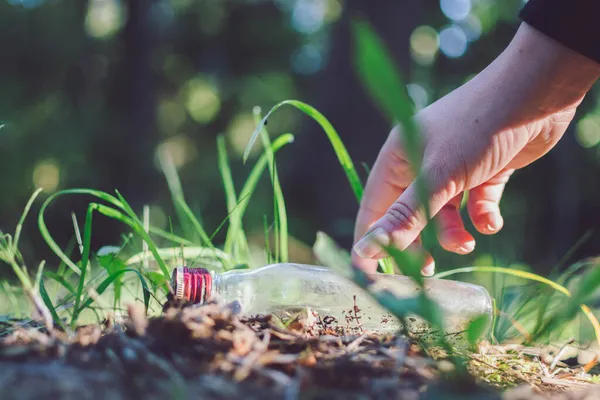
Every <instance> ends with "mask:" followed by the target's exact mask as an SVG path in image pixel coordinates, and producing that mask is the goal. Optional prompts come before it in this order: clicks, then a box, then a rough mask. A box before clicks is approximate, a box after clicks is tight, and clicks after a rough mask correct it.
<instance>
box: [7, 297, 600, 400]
mask: <svg viewBox="0 0 600 400" xmlns="http://www.w3.org/2000/svg"><path fill="white" fill-rule="evenodd" d="M236 311H237V309H236V307H235V306H234V305H228V304H222V303H217V302H211V303H208V304H205V305H202V306H197V305H189V304H176V303H174V302H172V301H169V302H168V303H167V304H165V307H164V309H163V313H162V315H161V316H159V317H154V318H147V317H146V315H145V313H144V310H143V307H141V308H140V307H139V306H138V305H131V306H129V307H128V317H127V318H125V319H124V320H122V321H115V320H114V318H112V317H109V318H108V319H107V320H106V321H104V322H103V323H102V324H96V325H87V326H81V327H79V328H78V329H77V330H76V331H75V332H74V333H71V334H68V333H66V332H65V331H62V330H59V329H54V330H52V331H48V330H46V329H45V328H44V327H43V326H40V325H37V324H36V323H27V324H23V323H21V321H7V322H4V323H0V335H1V336H0V371H1V373H0V398H2V399H16V400H21V399H23V400H24V399H46V398H52V399H114V400H118V399H138V398H143V399H166V398H168V399H171V398H172V399H187V398H210V399H238V398H239V399H242V398H243V399H264V398H281V399H295V398H303V399H305V398H306V399H321V398H323V399H325V398H326V399H337V398H339V399H354V398H357V399H358V398H374V399H443V398H454V399H463V398H476V399H500V398H511V399H521V398H523V399H525V398H527V399H529V398H535V396H541V397H539V398H549V397H550V396H551V395H553V396H575V397H562V398H565V399H567V398H573V399H575V398H577V399H583V398H586V397H582V396H584V395H590V396H593V393H592V392H590V390H595V385H589V384H585V385H584V384H583V383H581V387H582V389H583V390H584V392H582V391H577V390H575V389H577V388H573V385H575V384H574V383H572V382H571V381H569V382H571V383H569V384H568V385H566V387H565V385H562V386H561V385H549V384H546V385H544V384H543V383H542V382H541V381H539V382H538V381H534V380H533V378H532V380H531V381H530V382H528V383H527V382H522V381H519V378H515V382H512V383H514V384H515V385H516V389H512V390H510V391H508V392H501V391H500V390H498V389H497V388H494V387H492V386H491V385H490V384H489V383H490V382H486V379H481V377H480V378H474V377H473V376H472V375H469V374H467V375H466V376H465V375H457V374H456V373H455V368H454V365H453V364H452V363H450V362H449V361H448V360H447V359H445V356H444V354H443V352H441V351H440V352H436V351H432V349H428V350H427V352H426V351H424V350H423V348H422V347H421V346H419V344H418V343H416V342H415V341H414V339H408V338H404V337H401V336H396V335H376V334H372V333H368V332H362V331H361V329H360V327H354V328H353V327H349V326H348V325H347V324H346V325H344V326H341V325H337V324H336V323H335V322H334V321H332V319H331V318H327V317H326V316H323V317H321V316H318V315H316V314H315V313H314V312H311V311H310V310H304V311H302V312H298V313H297V314H294V315H287V316H284V317H283V318H277V317H275V316H273V315H261V316H254V317H252V318H243V317H240V316H239V315H237V314H236ZM494 354H495V353H494V352H491V351H490V350H489V349H488V350H487V352H486V355H485V357H486V358H485V359H483V357H484V356H483V355H478V356H477V357H475V358H476V360H473V364H472V365H471V370H472V371H480V372H481V370H482V368H483V369H485V368H487V369H488V370H489V371H488V375H492V374H493V373H497V371H496V370H497V369H500V367H498V365H494V362H495V361H494V359H493V357H492V356H493V355H494ZM478 357H479V358H478ZM486 365H487V366H486ZM515 376H517V375H515ZM518 376H525V375H523V373H522V372H521V375H518ZM555 380H559V379H558V378H556V379H555ZM532 382H533V383H532ZM523 383H525V385H523ZM567 389H573V390H569V391H567ZM596 395H599V397H589V398H600V392H597V393H596Z"/></svg>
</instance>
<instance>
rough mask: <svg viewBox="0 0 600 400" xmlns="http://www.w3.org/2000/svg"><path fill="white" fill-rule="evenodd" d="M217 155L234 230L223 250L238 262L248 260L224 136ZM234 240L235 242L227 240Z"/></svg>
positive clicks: (219, 142)
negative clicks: (236, 210) (236, 209)
mask: <svg viewBox="0 0 600 400" xmlns="http://www.w3.org/2000/svg"><path fill="white" fill-rule="evenodd" d="M217 155H218V164H219V171H220V172H221V180H222V181H223V187H224V190H225V199H226V203H227V213H228V214H229V230H232V231H233V233H232V234H231V235H227V238H226V240H225V245H224V246H223V250H225V252H226V253H230V254H233V256H234V258H235V259H237V260H246V259H248V258H249V256H250V252H249V250H248V240H247V239H246V234H245V233H244V228H243V224H242V219H241V218H240V216H239V213H236V212H234V210H235V208H236V207H237V204H238V200H237V195H236V192H235V185H234V184H233V177H232V175H231V167H230V165H229V157H228V156H227V145H226V143H225V137H224V136H223V135H219V136H217ZM229 238H233V239H234V240H227V239H229Z"/></svg>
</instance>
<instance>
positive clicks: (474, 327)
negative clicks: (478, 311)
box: [467, 315, 489, 346]
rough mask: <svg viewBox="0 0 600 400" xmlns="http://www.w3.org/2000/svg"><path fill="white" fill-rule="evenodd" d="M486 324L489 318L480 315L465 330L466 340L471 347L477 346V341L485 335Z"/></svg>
mask: <svg viewBox="0 0 600 400" xmlns="http://www.w3.org/2000/svg"><path fill="white" fill-rule="evenodd" d="M488 324H489V318H488V316H487V315H480V316H478V317H476V318H474V319H473V320H472V321H471V323H470V324H469V327H468V328H467V340H468V341H469V343H470V344H471V345H472V346H474V345H475V344H477V341H478V340H479V339H480V338H481V337H482V336H483V335H484V334H485V330H486V329H487V327H488Z"/></svg>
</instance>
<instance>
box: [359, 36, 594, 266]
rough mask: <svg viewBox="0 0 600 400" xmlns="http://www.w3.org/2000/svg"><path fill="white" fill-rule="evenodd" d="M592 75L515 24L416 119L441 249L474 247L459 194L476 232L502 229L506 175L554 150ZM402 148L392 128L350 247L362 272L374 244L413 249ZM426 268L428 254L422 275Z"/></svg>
mask: <svg viewBox="0 0 600 400" xmlns="http://www.w3.org/2000/svg"><path fill="white" fill-rule="evenodd" d="M598 77H600V65H598V64H597V63H595V62H594V61H591V60H589V59H587V58H585V57H583V56H581V55H579V54H578V53H575V52H573V51H571V50H569V49H567V48H566V47H564V46H562V45H560V44H558V43H557V42H555V41H553V40H551V39H550V38H548V37H546V36H544V35H542V34H541V33H539V32H537V31H535V30H534V29H533V28H531V27H529V26H527V25H526V24H523V25H522V26H521V28H520V29H519V32H518V33H517V35H516V36H515V39H514V40H513V41H512V42H511V44H510V45H509V47H508V48H507V49H506V50H505V52H504V53H503V54H502V55H500V56H499V57H498V58H497V59H496V60H495V61H494V62H493V63H492V64H490V66H488V67H487V68H486V69H485V70H484V71H482V72H481V73H480V74H478V75H477V76H476V77H475V78H473V79H472V80H471V81H469V82H468V83H466V84H465V85H463V86H462V87H460V88H458V89H456V90H455V91H453V92H451V93H450V94H448V95H447V96H445V97H443V98H441V99H440V100H438V101H436V102H435V103H433V104H431V105H430V106H428V107H427V108H425V109H423V110H422V111H421V112H419V113H418V114H417V115H416V116H415V122H416V123H417V125H418V127H419V129H420V135H421V138H422V142H423V153H422V154H421V157H422V163H421V170H420V172H419V173H420V174H422V176H423V177H424V178H425V181H426V183H427V185H428V195H429V196H428V203H429V208H430V214H431V216H435V219H436V221H437V223H438V224H439V230H438V240H439V242H440V245H441V246H442V248H444V249H445V250H448V251H451V252H455V253H458V254H467V253H470V252H471V251H473V249H474V248H475V239H474V238H473V236H472V235H471V234H470V233H469V232H467V231H466V229H465V227H464V225H463V221H462V219H461V217H460V214H459V210H458V207H459V205H460V202H461V199H462V196H463V194H464V192H465V191H467V190H468V191H469V199H468V202H467V210H468V214H469V216H470V218H471V221H472V222H473V225H474V226H475V228H476V229H477V231H479V232H480V233H482V234H494V233H496V232H498V231H499V230H500V229H501V228H502V226H503V223H504V222H503V219H502V216H501V214H500V209H499V203H500V200H501V197H502V192H503V190H504V187H505V185H506V183H507V181H508V179H509V177H510V175H511V174H512V173H513V172H514V171H515V170H516V169H519V168H523V167H525V166H526V165H528V164H530V163H531V162H533V161H535V160H537V159H539V158H540V157H542V156H543V155H544V154H546V153H547V152H548V151H550V150H551V149H552V147H554V145H555V144H556V143H557V142H558V141H559V139H560V138H561V137H562V135H563V134H564V132H565V130H566V129H567V127H568V126H569V123H570V122H571V120H572V119H573V116H574V115H575V111H576V108H577V106H578V105H579V103H580V102H581V100H582V99H583V97H584V96H585V93H587V91H588V90H589V89H590V87H591V86H592V85H593V83H594V82H595V81H596V80H597V79H598ZM406 151H407V149H406V148H405V147H404V145H403V140H402V134H401V129H400V128H398V127H397V128H395V129H394V130H392V132H391V133H390V135H389V137H388V139H387V141H386V142H385V144H384V145H383V147H382V149H381V151H380V153H379V156H378V158H377V160H376V162H375V165H374V166H373V169H372V171H371V173H370V176H369V178H368V180H367V185H366V188H365V192H364V195H363V199H362V201H361V205H360V209H359V212H358V216H357V220H356V227H355V246H354V250H353V252H352V258H353V262H354V264H355V265H357V266H358V267H360V268H362V269H364V270H365V271H367V272H375V271H376V269H377V259H380V258H383V257H385V256H386V254H385V253H384V252H382V251H381V247H380V246H379V245H380V244H383V245H390V244H391V245H393V246H395V247H397V248H399V249H401V250H404V249H407V248H408V247H409V246H411V247H415V248H417V247H420V246H419V244H418V236H419V234H420V232H421V231H422V230H423V228H424V227H425V225H426V223H427V221H426V218H425V213H424V208H423V207H422V205H421V204H420V203H419V201H418V194H417V189H416V185H415V183H414V179H415V175H414V170H413V168H412V166H411V164H410V162H409V157H408V155H407V153H406ZM365 233H366V234H365ZM361 238H362V239H361ZM433 272H434V262H433V259H432V258H431V256H429V257H427V259H426V262H425V265H424V266H423V268H422V273H423V274H424V275H432V274H433Z"/></svg>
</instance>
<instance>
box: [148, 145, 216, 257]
mask: <svg viewBox="0 0 600 400" xmlns="http://www.w3.org/2000/svg"><path fill="white" fill-rule="evenodd" d="M159 161H160V165H161V167H162V170H163V173H164V174H165V178H166V180H167V185H168V186H169V191H170V192H171V197H172V199H173V203H174V205H175V209H176V210H177V213H178V216H179V219H180V220H181V223H182V224H185V221H188V222H189V223H191V225H192V227H193V228H194V231H195V232H196V234H197V235H198V237H199V238H200V240H201V241H202V243H201V244H202V245H203V246H211V247H214V246H213V244H212V242H211V241H210V238H209V237H208V235H207V234H206V231H205V230H204V228H203V227H202V224H201V223H200V221H198V219H197V218H196V216H195V215H194V213H193V212H192V210H191V209H190V207H189V205H188V204H187V202H186V201H185V196H184V194H183V188H182V186H181V181H180V180H179V175H178V174H177V168H176V167H175V164H174V163H173V160H172V159H171V157H170V155H169V154H168V153H166V152H165V153H160V154H159Z"/></svg>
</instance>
